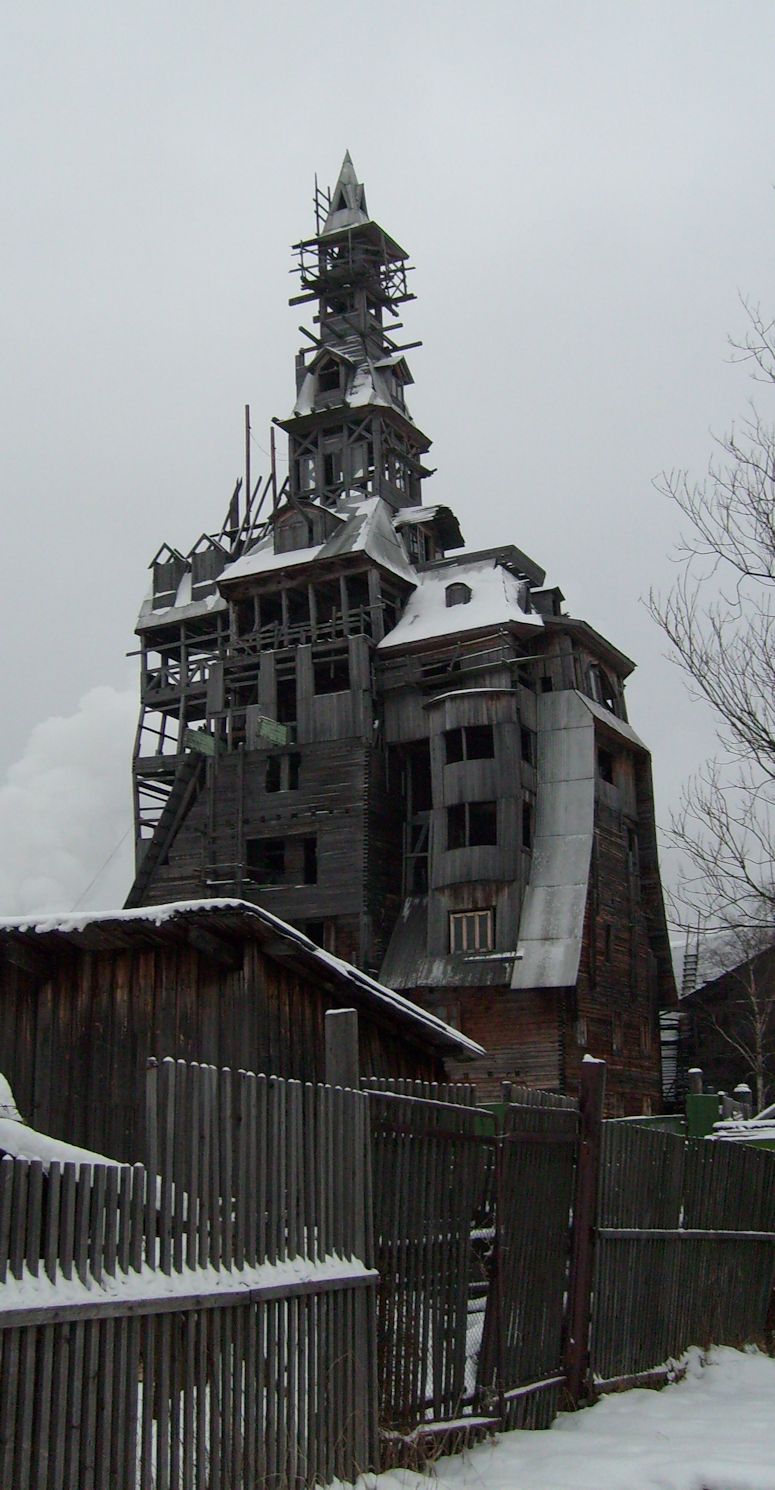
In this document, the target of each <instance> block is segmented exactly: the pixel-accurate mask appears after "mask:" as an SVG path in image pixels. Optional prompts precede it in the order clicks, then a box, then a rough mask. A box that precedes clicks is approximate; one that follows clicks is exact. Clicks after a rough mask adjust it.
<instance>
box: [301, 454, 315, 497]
mask: <svg viewBox="0 0 775 1490" xmlns="http://www.w3.org/2000/svg"><path fill="white" fill-rule="evenodd" d="M314 487H315V457H314V455H300V456H299V491H313V490H314Z"/></svg>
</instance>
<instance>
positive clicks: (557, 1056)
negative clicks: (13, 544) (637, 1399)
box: [128, 156, 675, 1112]
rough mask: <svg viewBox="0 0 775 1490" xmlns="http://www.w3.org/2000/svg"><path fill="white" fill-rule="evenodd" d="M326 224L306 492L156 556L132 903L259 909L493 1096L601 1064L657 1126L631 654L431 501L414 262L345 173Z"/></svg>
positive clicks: (660, 942) (658, 963)
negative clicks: (398, 1005) (406, 1010)
mask: <svg viewBox="0 0 775 1490" xmlns="http://www.w3.org/2000/svg"><path fill="white" fill-rule="evenodd" d="M316 214H317V218H316V232H315V234H314V235H313V237H311V238H310V239H307V240H304V241H303V242H301V243H299V244H297V245H296V250H295V252H296V256H297V268H298V270H299V275H300V293H299V294H298V295H297V296H295V297H294V300H293V301H292V302H291V303H292V304H306V303H309V304H310V306H312V307H314V314H313V316H312V324H313V328H314V329H313V330H307V329H306V328H302V331H303V332H304V334H305V336H306V337H307V339H308V342H309V345H308V346H307V347H306V348H305V349H304V350H303V351H302V352H300V353H299V356H298V358H297V364H296V402H295V404H294V407H293V410H292V412H291V414H290V416H289V417H288V418H287V419H285V420H283V421H278V422H279V424H280V427H281V428H282V429H283V430H284V431H285V432H286V434H287V436H288V471H289V475H288V479H287V481H286V483H285V484H284V485H283V486H282V487H281V488H279V489H278V487H277V482H276V479H275V478H274V475H273V476H272V478H271V479H268V481H267V484H266V485H265V487H264V489H263V492H260V491H259V489H258V488H257V489H256V493H255V494H254V493H253V492H252V490H251V484H250V479H249V475H248V474H247V473H246V490H247V500H245V501H242V502H241V501H240V497H239V493H237V494H236V495H235V498H234V499H233V500H232V504H231V506H230V509H229V513H228V515H227V519H226V521H225V523H224V525H223V527H222V529H221V530H220V532H219V533H218V534H216V535H214V536H213V537H212V538H210V539H208V538H207V537H204V538H202V539H200V540H199V541H198V543H197V545H196V546H195V547H194V549H192V550H190V551H189V552H188V553H187V554H185V555H184V554H183V552H182V551H181V550H178V549H176V548H170V547H167V546H165V547H164V548H163V549H162V550H160V551H159V553H158V554H157V555H156V558H155V559H154V561H153V564H152V583H151V589H150V593H149V595H148V597H147V599H146V601H145V603H144V605H143V608H142V611H141V614H140V618H139V621H138V628H137V629H138V635H139V637H140V643H141V654H142V681H141V712H140V720H139V725H138V732H137V741H136V749H135V758H134V782H135V802H136V850H137V875H136V880H135V884H134V886H133V888H132V891H131V894H130V897H129V900H128V904H129V905H131V906H134V905H149V904H153V903H155V902H164V901H169V900H175V899H178V898H191V897H195V896H210V895H237V896H239V897H241V898H243V899H246V900H250V901H255V902H256V903H260V904H261V905H262V906H265V907H267V908H268V909H270V910H271V911H273V912H275V913H276V914H277V915H279V916H281V917H282V918H283V919H285V920H287V921H289V922H291V923H292V924H293V925H295V926H298V927H299V928H301V929H303V930H304V931H305V932H306V934H307V935H308V936H310V937H311V938H312V939H313V940H314V941H316V942H318V943H319V944H320V945H321V946H323V947H324V948H326V949H328V950H330V951H335V952H336V953H337V954H338V955H340V956H342V957H345V958H347V959H348V960H350V961H351V962H353V963H355V964H357V965H358V966H359V967H361V968H364V969H366V970H368V971H369V972H370V973H372V974H373V975H375V976H379V977H380V979H381V980H382V981H383V982H386V983H387V984H388V985H389V986H390V987H392V988H395V989H398V990H402V991H404V992H405V993H407V994H408V995H410V997H411V998H412V999H413V1000H416V1001H417V1002H419V1003H422V1004H423V1005H424V1006H425V1007H426V1008H428V1009H431V1010H436V1011H438V1012H439V1013H440V1015H441V1016H442V1017H443V1018H444V1020H445V1021H446V1022H447V1023H450V1024H453V1025H456V1026H457V1027H459V1028H460V1030H461V1031H463V1032H466V1033H470V1035H471V1036H472V1037H473V1038H474V1039H475V1040H476V1041H477V1042H479V1043H480V1044H482V1045H484V1046H485V1047H486V1049H487V1052H488V1055H487V1058H486V1060H483V1061H482V1062H481V1063H480V1066H479V1070H478V1073H477V1076H478V1080H479V1084H480V1089H481V1094H482V1095H483V1096H495V1095H498V1093H499V1091H500V1085H501V1082H502V1081H503V1080H510V1079H513V1080H516V1081H518V1082H527V1083H532V1084H535V1085H542V1086H546V1087H549V1088H552V1089H560V1090H567V1089H570V1090H573V1089H574V1087H575V1085H576V1082H577V1078H578V1071H579V1063H580V1061H581V1059H582V1057H583V1055H584V1053H585V1052H587V1051H589V1052H591V1053H592V1054H594V1055H597V1056H603V1057H605V1058H606V1059H607V1060H608V1062H609V1086H608V1091H609V1108H610V1110H611V1111H613V1112H645V1111H649V1110H650V1109H651V1107H652V1106H654V1107H655V1108H657V1107H658V1106H659V1102H660V1074H659V1034H658V1012H659V1009H660V1007H662V1006H667V1005H670V1004H672V1002H673V1001H674V998H675V989H674V984H673V975H672V968H671V963H670V955H669V948H668V941H667V935H666V929H665V920H664V912H663V906H662V893H661V886H660V880H659V869H658V864H657V854H656V839H655V828H654V807H653V800H652V790H651V777H650V764H649V755H648V751H647V749H646V747H645V746H644V744H643V743H642V741H641V740H640V738H639V737H638V735H637V734H636V733H635V732H634V730H633V729H632V728H631V726H630V725H629V723H628V720H627V712H626V705H625V696H624V690H625V682H626V679H627V677H628V676H629V674H630V672H631V671H632V668H633V663H632V662H630V661H629V659H628V658H627V657H626V656H624V655H623V653H622V652H621V651H620V650H619V649H618V648H617V647H616V646H614V645H613V644H612V643H611V642H609V641H608V640H607V639H606V638H604V637H603V636H601V635H600V634H599V633H598V632H597V631H596V630H594V628H593V627H592V626H590V625H589V624H588V623H586V622H585V621H583V620H580V619H578V618H575V617H573V616H571V615H568V614H567V612H566V610H565V609H564V605H563V601H564V597H563V594H562V592H561V591H560V590H559V589H558V588H557V587H556V586H554V587H547V586H546V584H545V572H544V570H543V568H542V567H541V566H540V565H539V564H537V563H536V562H535V561H534V560H533V559H531V558H529V557H528V556H527V555H526V554H525V553H523V552H522V551H521V550H520V549H519V548H517V547H516V546H514V545H513V544H504V545H502V546H499V547H496V548H490V549H485V550H482V549H478V550H477V549H474V550H473V551H471V550H465V549H463V548H462V542H463V540H462V535H461V533H460V528H459V525H458V522H457V520H456V518H455V516H454V514H453V513H452V512H451V511H450V509H449V508H448V507H447V506H445V505H442V504H441V503H438V504H437V503H429V502H428V501H427V500H426V499H425V498H424V497H423V496H422V494H421V488H422V485H423V483H424V481H425V480H426V478H427V477H428V476H429V475H430V474H431V472H430V471H429V469H428V467H427V465H425V464H424V461H425V457H426V454H427V451H428V448H429V445H430V441H429V439H428V437H427V436H426V435H425V434H423V432H422V431H421V430H420V429H419V428H418V426H417V425H416V423H415V422H414V420H413V419H412V416H411V414H410V412H409V408H408V404H407V387H408V386H409V384H410V383H411V381H412V380H411V374H410V371H409V366H408V363H407V361H406V352H407V351H408V350H409V346H408V345H407V344H400V343H398V342H397V341H396V340H395V333H396V330H397V326H396V317H397V316H398V314H399V312H400V310H401V307H402V306H403V305H404V304H405V303H406V302H407V301H408V300H410V299H412V298H413V297H412V296H411V294H410V292H409V289H408V284H407V273H408V267H407V255H406V252H405V250H404V249H403V248H401V246H400V245H399V244H398V243H397V241H396V240H395V239H394V238H393V237H391V236H390V235H389V234H388V233H386V232H385V231H384V230H383V229H382V228H381V227H380V226H379V225H378V224H377V223H376V222H375V221H374V219H373V218H372V217H371V216H370V215H369V213H368V210H367V207H366V200H365V194H364V190H363V187H362V185H361V184H360V183H359V182H358V180H357V178H356V175H355V172H354V169H353V166H352V162H351V161H350V158H349V156H346V157H345V161H344V164H343V166H342V171H341V173H340V176H339V179H338V181H337V184H336V187H335V189H334V192H333V195H332V196H329V197H327V198H326V199H325V200H324V201H323V203H322V206H321V203H320V199H319V198H318V199H317V201H316ZM388 326H390V332H389V331H388ZM413 345H416V343H414V344H413ZM269 494H271V506H270V508H269V510H268V511H265V510H264V507H265V506H266V501H267V499H268V496H269ZM262 502H263V503H264V506H263V507H262Z"/></svg>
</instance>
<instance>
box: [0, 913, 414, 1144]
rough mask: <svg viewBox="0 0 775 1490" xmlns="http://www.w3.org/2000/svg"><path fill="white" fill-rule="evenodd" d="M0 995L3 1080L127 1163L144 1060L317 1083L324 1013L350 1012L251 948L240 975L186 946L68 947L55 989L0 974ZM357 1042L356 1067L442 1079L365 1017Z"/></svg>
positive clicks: (36, 1120) (62, 1134) (407, 1044)
mask: <svg viewBox="0 0 775 1490" xmlns="http://www.w3.org/2000/svg"><path fill="white" fill-rule="evenodd" d="M0 990H1V993H0V1007H1V1008H2V1018H0V1071H2V1072H3V1074H4V1075H5V1076H6V1077H7V1079H8V1080H9V1081H10V1083H11V1087H12V1089H13V1091H14V1094H15V1096H16V1101H17V1104H18V1106H19V1110H20V1111H21V1113H22V1116H23V1118H24V1119H25V1121H26V1122H29V1123H30V1124H31V1125H32V1126H33V1127H36V1128H39V1129H41V1130H42V1131H44V1132H46V1133H50V1134H52V1135H53V1136H54V1137H56V1138H63V1139H65V1140H66V1141H68V1142H70V1143H76V1144H80V1145H81V1146H83V1147H86V1148H90V1149H93V1150H96V1151H97V1152H98V1153H106V1154H108V1155H109V1156H110V1157H111V1158H114V1159H120V1160H122V1161H123V1162H127V1163H131V1162H134V1161H135V1160H137V1158H138V1156H139V1155H140V1154H141V1153H142V1152H143V1145H144V1120H143V1113H142V1108H141V1105H140V1104H138V1101H137V1093H138V1092H139V1091H140V1090H141V1089H142V1081H143V1075H144V1071H145V1065H146V1061H147V1059H148V1057H149V1056H157V1057H160V1056H162V1055H164V1054H172V1055H175V1056H177V1057H180V1058H183V1059H187V1060H204V1061H208V1062H212V1063H213V1064H216V1065H218V1066H224V1065H232V1066H234V1067H238V1066H241V1065H247V1066H250V1067H251V1068H252V1069H259V1070H264V1071H268V1072H274V1073H276V1074H278V1075H282V1076H287V1077H295V1078H297V1079H299V1080H302V1081H317V1080H321V1079H322V1077H323V1076H324V1068H323V1050H324V1038H323V1028H324V1019H325V1011H326V1009H327V1008H332V1007H333V1008H336V1007H341V1005H342V1003H343V1002H345V1003H346V1002H347V999H346V998H345V997H343V995H342V994H341V993H340V994H339V996H338V997H337V993H336V991H334V990H332V989H331V988H326V987H324V986H322V985H321V984H320V983H319V982H318V981H317V980H316V979H315V978H314V975H313V974H312V973H310V974H309V975H304V974H302V973H301V972H299V971H298V970H296V969H293V968H291V967H288V966H287V965H285V964H283V963H282V962H280V961H279V960H278V959H277V958H274V957H271V956H269V955H268V954H266V953H265V952H264V951H263V950H262V948H261V946H260V944H259V943H257V942H253V941H245V942H244V943H243V945H242V963H241V966H240V967H239V968H237V969H235V970H233V971H230V970H229V969H227V968H224V967H223V966H222V965H220V964H219V963H217V962H215V961H213V960H212V959H210V958H209V957H207V956H206V955H205V954H203V953H201V952H199V951H198V950H196V949H195V948H193V947H190V946H185V945H181V944H172V943H166V944H160V945H157V946H156V947H135V948H126V949H123V950H120V951H119V950H115V951H105V952H88V951H84V950H78V951H76V950H75V949H72V948H67V949H64V950H62V951H61V952H60V953H59V954H58V955H57V959H56V962H55V965H54V967H53V970H52V972H51V976H50V977H49V978H48V979H47V980H46V981H41V980H40V979H39V978H35V977H33V976H32V975H31V974H29V973H25V972H23V971H22V970H21V969H19V968H17V967H14V966H13V965H9V964H6V963H0ZM359 1034H360V1055H361V1070H365V1071H374V1072H377V1073H378V1074H380V1075H386V1076H387V1075H391V1076H409V1077H424V1078H426V1079H428V1080H433V1079H436V1078H438V1077H439V1076H441V1075H443V1065H442V1062H441V1060H440V1058H437V1057H436V1056H435V1055H433V1054H432V1053H431V1052H430V1050H428V1049H427V1048H426V1049H423V1048H422V1047H420V1046H419V1045H416V1044H415V1043H414V1042H412V1041H409V1040H407V1039H405V1038H404V1037H403V1036H402V1035H401V1034H400V1033H399V1032H398V1031H397V1030H396V1029H395V1028H391V1027H390V1024H389V1022H385V1023H382V1022H377V1021H376V1020H375V1019H374V1018H372V1017H370V1016H369V1014H368V1012H367V1011H365V1010H364V1011H362V1012H361V1015H360V1019H359Z"/></svg>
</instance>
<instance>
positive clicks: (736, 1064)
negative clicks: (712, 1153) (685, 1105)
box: [681, 947, 775, 1111]
mask: <svg viewBox="0 0 775 1490" xmlns="http://www.w3.org/2000/svg"><path fill="white" fill-rule="evenodd" d="M681 1012H682V1014H683V1017H684V1019H685V1020H686V1021H687V1022H688V1024H689V1028H690V1040H689V1045H690V1050H689V1055H690V1059H691V1062H692V1064H694V1065H696V1066H699V1067H700V1068H701V1070H702V1073H703V1076H704V1078H705V1082H706V1085H707V1086H708V1087H709V1089H710V1090H711V1091H717V1092H719V1091H724V1092H726V1093H727V1094H728V1095H730V1094H731V1093H732V1092H733V1091H734V1089H735V1087H736V1086H737V1085H738V1083H739V1082H747V1083H748V1084H749V1085H750V1087H751V1090H752V1092H753V1094H754V1101H755V1105H756V1110H757V1111H758V1109H760V1108H761V1107H763V1106H764V1105H765V1103H767V1102H772V1101H773V1098H775V947H765V948H764V949H763V950H762V951H760V952H756V953H755V954H754V955H753V956H752V957H747V958H745V959H743V960H741V961H740V962H739V963H737V965H736V966H735V967H731V968H728V969H727V971H726V972H723V973H720V974H719V975H718V977H715V978H710V979H708V981H707V982H705V983H703V984H701V985H700V987H699V988H695V989H694V990H693V991H692V992H691V993H688V994H686V995H685V996H684V997H683V998H682V999H681Z"/></svg>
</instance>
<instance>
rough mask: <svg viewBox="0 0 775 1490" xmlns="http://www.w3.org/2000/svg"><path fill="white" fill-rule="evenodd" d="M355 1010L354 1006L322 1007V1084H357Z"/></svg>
mask: <svg viewBox="0 0 775 1490" xmlns="http://www.w3.org/2000/svg"><path fill="white" fill-rule="evenodd" d="M359 1067H360V1061H359V1059H358V1013H357V1010H355V1009H327V1010H326V1085H327V1086H345V1087H352V1089H353V1091H356V1092H357V1091H358V1089H359V1087H360V1069H359Z"/></svg>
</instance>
